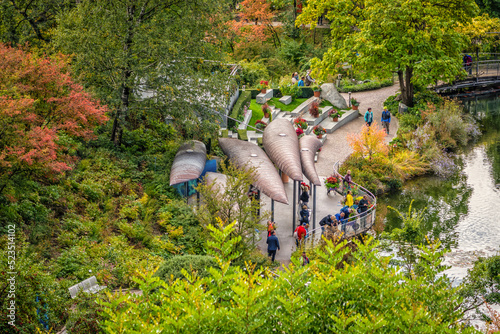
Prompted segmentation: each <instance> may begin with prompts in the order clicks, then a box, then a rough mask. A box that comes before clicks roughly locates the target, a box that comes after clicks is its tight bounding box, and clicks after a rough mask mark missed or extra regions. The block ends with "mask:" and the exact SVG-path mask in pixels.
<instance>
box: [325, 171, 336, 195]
mask: <svg viewBox="0 0 500 334" xmlns="http://www.w3.org/2000/svg"><path fill="white" fill-rule="evenodd" d="M325 186H326V188H327V189H328V191H327V195H328V194H329V193H330V191H332V190H335V189H337V188H338V186H339V177H337V176H333V175H332V176H330V177H327V178H326V179H325Z"/></svg>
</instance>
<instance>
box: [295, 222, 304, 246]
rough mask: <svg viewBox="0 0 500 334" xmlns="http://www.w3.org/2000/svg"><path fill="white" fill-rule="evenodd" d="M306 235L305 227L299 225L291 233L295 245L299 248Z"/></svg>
mask: <svg viewBox="0 0 500 334" xmlns="http://www.w3.org/2000/svg"><path fill="white" fill-rule="evenodd" d="M306 234H307V231H306V227H305V225H299V226H297V228H296V229H295V231H294V232H293V236H294V237H295V244H296V245H297V247H299V245H300V243H301V242H302V240H303V239H304V238H305V236H306Z"/></svg>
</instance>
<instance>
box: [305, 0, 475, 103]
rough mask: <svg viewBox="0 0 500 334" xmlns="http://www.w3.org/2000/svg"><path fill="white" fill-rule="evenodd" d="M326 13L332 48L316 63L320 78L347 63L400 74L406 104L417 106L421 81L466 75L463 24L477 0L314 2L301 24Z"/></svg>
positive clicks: (306, 8)
mask: <svg viewBox="0 0 500 334" xmlns="http://www.w3.org/2000/svg"><path fill="white" fill-rule="evenodd" d="M324 11H327V12H328V14H327V15H326V17H327V18H328V20H329V21H331V25H330V26H331V36H332V46H331V48H330V49H329V50H328V51H327V52H326V53H325V54H324V56H323V59H322V60H320V59H315V61H314V62H313V67H314V68H315V70H316V73H317V75H319V76H320V77H326V75H327V74H331V73H332V72H338V71H339V69H340V67H339V66H340V64H342V63H343V62H349V64H351V65H352V66H354V67H355V68H358V69H362V70H366V71H367V72H368V73H373V74H376V75H379V76H381V77H385V76H387V75H390V74H391V73H392V72H396V73H397V74H398V77H399V84H400V87H401V95H402V98H403V103H405V104H406V105H408V106H410V107H411V106H413V96H414V86H415V85H418V86H422V87H426V86H427V85H429V84H431V83H435V82H436V81H437V80H441V81H445V82H447V81H451V80H454V79H455V78H456V76H457V75H459V74H460V73H464V72H463V70H462V57H461V54H460V53H461V52H462V50H463V49H464V48H465V47H466V46H467V43H468V39H467V37H466V36H465V35H464V34H462V33H460V32H459V31H458V30H457V27H458V25H459V24H460V23H466V22H469V21H470V20H471V18H472V17H473V16H474V15H475V14H476V13H477V6H476V4H475V3H474V2H473V1H465V2H464V1H459V0H451V1H448V0H431V1H419V0H410V1H403V0H396V1H393V0H376V1H375V0H364V1H350V0H339V1H338V0H328V1H323V0H311V1H308V3H307V6H306V7H305V8H304V12H303V14H302V15H300V16H299V17H298V19H297V24H298V25H299V24H311V28H313V27H315V26H316V20H317V18H318V17H319V16H320V15H321V14H322V13H323V12H324Z"/></svg>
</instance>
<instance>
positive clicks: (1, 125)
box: [0, 44, 107, 186]
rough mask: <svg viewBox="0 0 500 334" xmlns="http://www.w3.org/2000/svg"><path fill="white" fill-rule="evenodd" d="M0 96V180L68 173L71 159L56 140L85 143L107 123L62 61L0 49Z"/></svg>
mask: <svg viewBox="0 0 500 334" xmlns="http://www.w3.org/2000/svg"><path fill="white" fill-rule="evenodd" d="M0 94H1V96H0V180H1V178H2V177H4V176H6V175H9V174H10V173H12V171H13V170H16V171H23V170H27V169H34V170H36V171H37V173H39V172H42V175H44V176H48V177H51V176H54V175H56V174H59V173H62V172H64V171H65V170H68V169H70V164H72V163H73V162H74V161H75V158H74V157H71V156H70V155H69V154H68V152H67V151H68V150H69V149H70V147H69V145H70V144H67V143H68V142H69V141H68V140H60V137H61V135H62V134H63V133H64V134H65V135H69V136H73V137H80V138H83V139H91V138H93V137H94V135H93V128H94V127H95V126H96V125H99V124H103V123H104V122H105V121H106V119H107V117H106V116H105V112H106V107H105V106H102V105H100V104H99V101H97V100H95V99H92V98H91V96H90V95H89V94H88V93H86V92H84V91H83V87H82V86H80V85H78V84H76V83H74V82H73V81H72V79H71V77H70V75H69V72H68V71H67V60H66V59H65V58H64V57H62V56H60V57H58V58H54V59H46V58H38V57H36V56H34V55H32V54H29V53H26V52H24V51H22V50H19V49H15V48H11V47H8V46H5V45H2V44H0ZM0 186H1V184H0Z"/></svg>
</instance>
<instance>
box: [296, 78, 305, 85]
mask: <svg viewBox="0 0 500 334" xmlns="http://www.w3.org/2000/svg"><path fill="white" fill-rule="evenodd" d="M304 79H305V77H301V78H300V80H299V82H298V83H297V85H298V86H299V87H304Z"/></svg>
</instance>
